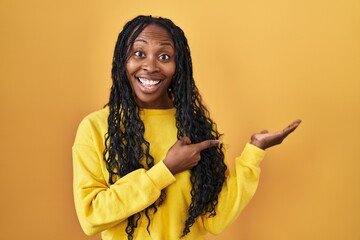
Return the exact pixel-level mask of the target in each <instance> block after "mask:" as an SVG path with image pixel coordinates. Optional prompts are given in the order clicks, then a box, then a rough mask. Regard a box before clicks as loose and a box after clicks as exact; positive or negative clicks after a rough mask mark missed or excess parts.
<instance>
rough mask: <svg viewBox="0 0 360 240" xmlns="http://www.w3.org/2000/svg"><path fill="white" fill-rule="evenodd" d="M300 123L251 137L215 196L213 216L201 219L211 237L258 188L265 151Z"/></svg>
mask: <svg viewBox="0 0 360 240" xmlns="http://www.w3.org/2000/svg"><path fill="white" fill-rule="evenodd" d="M300 123H301V121H300V120H296V121H294V122H293V123H291V124H290V125H289V126H288V127H286V128H284V129H283V130H282V131H276V132H268V131H266V130H265V131H262V132H260V133H256V134H253V135H252V136H251V141H250V142H251V144H247V145H246V147H245V149H244V151H243V152H242V154H241V155H240V157H238V158H236V160H235V172H232V173H231V174H230V176H229V177H228V178H227V180H226V182H225V184H224V187H223V189H222V191H221V193H220V195H219V202H218V205H217V207H216V216H215V217H213V218H208V217H206V216H203V217H202V220H203V222H204V226H205V228H206V229H207V230H208V231H209V232H211V233H213V234H219V233H221V232H222V231H223V230H224V229H225V228H226V227H227V226H228V225H229V224H231V223H232V222H233V221H234V220H235V219H236V218H237V217H238V215H239V214H240V212H241V211H242V210H243V209H244V207H245V206H246V205H247V204H248V202H249V201H250V200H251V198H252V197H253V195H254V194H255V191H256V189H257V186H258V182H259V175H260V167H259V165H260V162H261V160H262V159H263V158H264V156H265V151H264V150H265V149H267V148H269V147H272V146H275V145H278V144H280V143H282V141H283V140H284V139H285V138H286V137H287V136H288V135H289V134H290V133H291V132H293V131H294V130H295V129H296V128H297V127H298V126H299V124H300Z"/></svg>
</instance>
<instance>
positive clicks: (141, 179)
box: [73, 121, 175, 235]
mask: <svg viewBox="0 0 360 240" xmlns="http://www.w3.org/2000/svg"><path fill="white" fill-rule="evenodd" d="M94 132H96V131H93V129H92V127H91V124H90V123H89V122H87V121H85V122H83V123H82V124H80V126H79V130H78V133H77V137H76V140H75V144H74V146H73V167H74V182H73V190H74V200H75V208H76V212H77V215H78V218H79V221H80V224H81V226H82V228H83V230H84V232H85V233H86V234H88V235H92V234H95V233H98V232H100V231H103V230H106V229H108V228H111V227H113V226H115V225H117V224H119V223H120V222H122V221H124V220H126V219H127V218H128V217H129V216H131V215H133V214H135V213H137V212H140V211H142V210H143V209H145V208H146V207H148V206H150V205H151V204H152V203H153V202H155V201H156V200H157V199H158V197H159V196H160V192H161V190H162V189H163V188H165V187H166V186H168V185H170V184H171V183H172V182H173V181H175V178H174V176H173V175H172V174H171V173H170V171H169V170H168V169H167V167H166V166H165V165H164V163H163V162H159V163H158V164H156V165H155V166H154V167H152V168H151V169H150V170H145V169H139V170H136V171H134V172H131V173H129V174H128V175H126V176H124V177H122V178H120V179H119V180H118V181H117V182H115V183H114V184H113V185H111V186H109V184H108V182H107V177H108V175H107V172H106V168H105V167H104V166H103V165H104V160H103V159H102V151H101V150H99V148H97V143H96V142H99V144H101V143H102V142H103V141H102V139H101V140H99V139H96V137H95V136H96V133H94ZM100 135H101V136H103V135H102V134H100ZM100 149H102V148H100Z"/></svg>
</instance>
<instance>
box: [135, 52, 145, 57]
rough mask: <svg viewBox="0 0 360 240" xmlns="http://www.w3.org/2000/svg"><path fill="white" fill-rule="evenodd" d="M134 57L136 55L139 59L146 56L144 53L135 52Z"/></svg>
mask: <svg viewBox="0 0 360 240" xmlns="http://www.w3.org/2000/svg"><path fill="white" fill-rule="evenodd" d="M134 55H135V56H136V57H139V58H141V57H144V56H145V54H144V52H142V51H135V53H134Z"/></svg>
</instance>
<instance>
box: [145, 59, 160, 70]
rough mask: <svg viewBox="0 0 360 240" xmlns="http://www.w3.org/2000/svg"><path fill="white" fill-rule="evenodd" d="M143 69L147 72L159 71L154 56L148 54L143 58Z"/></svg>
mask: <svg viewBox="0 0 360 240" xmlns="http://www.w3.org/2000/svg"><path fill="white" fill-rule="evenodd" d="M143 69H144V70H146V71H148V72H157V71H159V66H158V62H157V59H156V57H154V56H148V57H147V58H145V59H144V63H143Z"/></svg>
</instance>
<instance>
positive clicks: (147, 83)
mask: <svg viewBox="0 0 360 240" xmlns="http://www.w3.org/2000/svg"><path fill="white" fill-rule="evenodd" d="M137 80H138V81H139V82H140V83H141V84H142V85H144V86H149V87H151V86H155V85H157V84H159V83H160V80H151V79H146V78H137Z"/></svg>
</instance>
